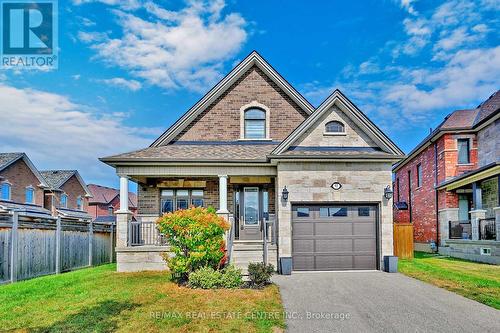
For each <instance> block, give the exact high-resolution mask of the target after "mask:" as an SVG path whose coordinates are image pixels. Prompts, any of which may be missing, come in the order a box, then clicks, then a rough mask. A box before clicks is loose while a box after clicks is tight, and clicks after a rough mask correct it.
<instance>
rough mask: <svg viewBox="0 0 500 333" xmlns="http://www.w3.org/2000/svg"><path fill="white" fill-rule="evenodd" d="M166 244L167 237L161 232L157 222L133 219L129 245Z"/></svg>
mask: <svg viewBox="0 0 500 333" xmlns="http://www.w3.org/2000/svg"><path fill="white" fill-rule="evenodd" d="M148 245H149V246H166V245H168V241H167V238H166V237H165V236H164V235H163V234H161V233H160V231H159V230H158V228H157V226H156V223H155V222H142V221H131V222H130V223H129V246H148Z"/></svg>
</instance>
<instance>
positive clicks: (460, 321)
mask: <svg viewBox="0 0 500 333" xmlns="http://www.w3.org/2000/svg"><path fill="white" fill-rule="evenodd" d="M273 280H274V282H275V283H277V284H278V285H279V287H280V291H281V296H282V298H283V303H284V305H285V311H286V315H287V326H288V329H287V331H288V332H500V311H498V310H495V309H493V308H491V307H488V306H486V305H483V304H480V303H478V302H475V301H472V300H469V299H467V298H464V297H462V296H459V295H457V294H455V293H452V292H449V291H446V290H444V289H441V288H437V287H434V286H432V285H430V284H427V283H424V282H421V281H418V280H415V279H412V278H409V277H406V276H404V275H401V274H388V273H383V272H327V273H323V272H322V273H315V272H311V273H293V275H291V276H275V277H274V278H273Z"/></svg>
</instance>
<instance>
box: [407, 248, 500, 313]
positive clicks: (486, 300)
mask: <svg viewBox="0 0 500 333" xmlns="http://www.w3.org/2000/svg"><path fill="white" fill-rule="evenodd" d="M399 271H400V272H401V273H403V274H405V275H408V276H411V277H414V278H416V279H419V280H422V281H425V282H428V283H431V284H433V285H435V286H438V287H441V288H444V289H447V290H450V291H453V292H455V293H457V294H460V295H462V296H464V297H467V298H470V299H473V300H475V301H478V302H480V303H483V304H486V305H489V306H491V307H494V308H496V309H500V266H494V265H488V264H480V263H475V262H470V261H466V260H461V259H455V258H450V257H443V256H439V255H434V254H428V253H422V252H415V258H414V259H413V260H400V261H399Z"/></svg>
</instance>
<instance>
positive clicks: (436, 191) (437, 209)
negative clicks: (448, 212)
mask: <svg viewBox="0 0 500 333" xmlns="http://www.w3.org/2000/svg"><path fill="white" fill-rule="evenodd" d="M434 183H435V185H434V193H435V200H436V250H437V251H438V252H439V194H438V189H437V187H438V148H437V142H434Z"/></svg>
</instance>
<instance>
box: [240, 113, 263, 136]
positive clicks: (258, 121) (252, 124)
mask: <svg viewBox="0 0 500 333" xmlns="http://www.w3.org/2000/svg"><path fill="white" fill-rule="evenodd" d="M244 115H245V128H244V130H245V139H265V138H266V111H264V110H262V109H259V108H249V109H247V110H245V113H244Z"/></svg>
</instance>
